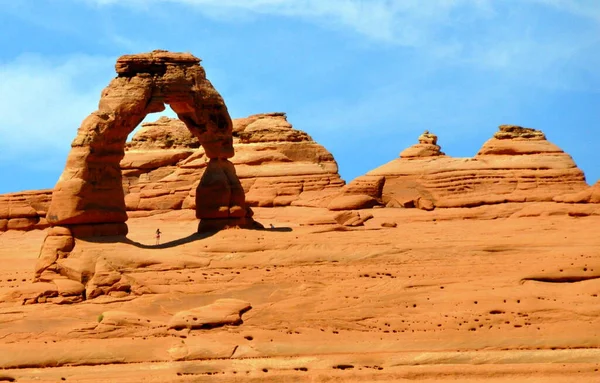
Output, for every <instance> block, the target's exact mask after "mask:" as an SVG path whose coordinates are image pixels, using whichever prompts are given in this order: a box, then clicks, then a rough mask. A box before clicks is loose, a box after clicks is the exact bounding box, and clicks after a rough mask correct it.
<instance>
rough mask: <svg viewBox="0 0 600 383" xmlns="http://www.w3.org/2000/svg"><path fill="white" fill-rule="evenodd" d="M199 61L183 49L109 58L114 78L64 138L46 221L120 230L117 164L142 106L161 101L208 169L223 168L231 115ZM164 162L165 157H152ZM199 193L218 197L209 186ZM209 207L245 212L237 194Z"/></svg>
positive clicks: (203, 213)
mask: <svg viewBox="0 0 600 383" xmlns="http://www.w3.org/2000/svg"><path fill="white" fill-rule="evenodd" d="M199 63H200V60H199V59H198V58H196V57H194V56H192V55H191V54H186V53H170V52H165V51H154V52H151V53H146V54H139V55H126V56H123V57H121V58H119V59H118V60H117V65H116V71H117V74H118V76H117V78H115V79H114V80H113V81H112V82H111V83H110V84H109V86H108V87H107V88H106V89H105V90H104V91H103V93H102V98H101V100H100V103H99V107H98V110H97V111H96V112H94V113H92V114H91V115H90V116H89V117H88V118H86V119H85V120H84V122H83V123H82V125H81V127H80V128H79V131H78V134H77V137H76V138H75V140H74V141H73V143H72V145H71V146H72V149H71V153H69V156H68V159H67V164H66V166H65V170H64V172H63V175H62V176H61V178H60V179H59V181H58V183H57V185H56V187H55V189H54V193H53V197H52V202H51V205H50V208H49V211H48V215H47V219H48V221H49V222H50V223H51V224H53V225H81V224H93V225H97V224H117V225H119V224H121V225H120V226H121V227H122V230H123V232H126V226H125V225H122V224H123V223H124V222H125V221H126V220H127V214H126V212H125V202H124V193H123V187H122V181H121V168H120V161H121V160H122V159H123V156H124V146H125V141H126V139H127V136H128V134H129V133H130V132H131V131H132V130H133V129H134V128H135V127H136V126H137V125H138V124H139V123H140V122H141V121H142V120H143V119H144V117H145V116H146V115H147V114H148V113H152V112H159V111H162V110H164V108H165V104H169V105H170V106H171V108H172V109H173V110H174V111H175V113H177V115H178V116H179V118H180V119H181V120H182V121H183V122H184V123H185V125H186V127H187V128H188V129H189V130H190V132H191V133H192V134H193V135H194V136H195V137H196V138H197V139H198V141H199V142H200V143H201V144H202V146H203V148H204V150H205V152H206V155H207V157H208V158H211V159H215V160H218V162H215V164H216V165H215V166H213V167H212V168H211V169H210V172H211V173H212V172H216V173H219V172H221V171H223V169H228V168H229V165H228V160H227V159H228V158H231V157H233V154H234V153H233V145H232V123H231V118H230V117H229V114H228V112H227V108H226V106H225V103H224V102H223V99H222V98H221V96H220V95H219V93H218V92H217V91H216V90H215V89H214V88H213V87H212V85H211V84H210V82H209V81H208V80H207V79H206V76H205V73H204V69H203V68H202V67H201V66H200V64H199ZM146 139H148V138H146ZM169 161H172V158H167V159H164V158H163V159H161V160H160V161H158V163H161V164H164V163H168V162H169ZM142 162H143V161H142ZM205 176H206V177H208V175H206V174H205ZM207 196H208V197H210V198H213V197H214V198H217V197H219V198H220V197H221V195H220V194H214V193H212V194H210V193H208V195H207ZM211 206H212V208H213V209H217V210H219V211H227V213H226V218H232V219H233V220H236V219H238V218H240V217H239V213H238V212H239V211H240V210H241V211H246V206H245V204H244V201H243V196H242V198H239V197H236V199H235V200H224V199H222V198H221V200H220V205H219V206H216V205H214V204H213V205H211ZM230 212H231V214H230ZM234 212H235V213H234ZM213 216H214V213H213V212H212V211H207V210H206V209H204V210H199V211H198V217H199V218H201V219H211V218H213ZM109 231H111V232H112V230H109Z"/></svg>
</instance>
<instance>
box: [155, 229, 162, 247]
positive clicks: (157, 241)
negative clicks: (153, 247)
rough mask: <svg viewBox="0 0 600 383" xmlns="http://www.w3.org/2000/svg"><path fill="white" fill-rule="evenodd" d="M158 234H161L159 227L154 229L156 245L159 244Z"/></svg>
mask: <svg viewBox="0 0 600 383" xmlns="http://www.w3.org/2000/svg"><path fill="white" fill-rule="evenodd" d="M160 235H161V232H160V229H156V244H157V245H160Z"/></svg>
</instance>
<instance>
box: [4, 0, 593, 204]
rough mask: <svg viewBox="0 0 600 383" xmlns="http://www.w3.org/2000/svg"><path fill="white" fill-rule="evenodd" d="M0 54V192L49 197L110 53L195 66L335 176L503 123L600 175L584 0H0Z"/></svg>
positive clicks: (469, 147)
mask: <svg viewBox="0 0 600 383" xmlns="http://www.w3.org/2000/svg"><path fill="white" fill-rule="evenodd" d="M0 48H1V49H0V174H1V175H2V177H0V193H4V192H10V191H19V190H26V189H41V188H51V187H53V186H54V184H55V182H56V180H57V179H58V177H59V175H60V173H61V172H62V169H63V166H64V162H65V158H66V155H67V153H68V150H69V148H70V142H71V140H72V139H73V137H74V136H75V133H76V131H77V128H78V127H79V125H80V123H81V121H82V120H83V119H84V118H85V117H86V116H87V115H88V114H89V113H90V112H92V111H94V110H95V109H96V107H97V103H98V100H99V96H100V91H101V90H102V88H104V87H105V86H106V85H107V84H108V82H109V81H110V80H111V79H112V78H113V77H114V76H115V73H114V62H115V60H116V58H117V57H118V56H120V55H122V54H127V53H137V52H146V51H150V50H153V49H168V50H172V51H188V52H191V53H193V54H194V55H196V56H198V57H200V58H202V60H203V61H202V64H203V65H204V67H205V69H206V72H207V76H208V78H209V79H210V80H211V81H212V83H213V84H214V85H215V87H216V88H217V90H219V92H220V93H221V94H222V95H223V97H224V98H225V101H226V103H227V106H228V108H229V111H230V113H231V115H232V117H243V116H246V115H249V114H254V113H262V112H271V111H282V112H287V114H288V119H289V121H290V122H291V123H292V124H293V125H294V126H295V127H297V128H298V129H302V130H304V131H306V132H308V133H309V134H310V135H311V136H312V137H313V138H314V139H316V140H317V141H318V142H320V143H321V144H323V145H324V146H325V147H326V148H327V149H329V150H330V151H331V152H332V153H333V154H334V156H335V158H336V159H337V161H338V164H339V166H340V174H341V175H342V177H343V178H344V179H345V180H347V181H349V180H351V179H353V178H354V177H356V176H358V175H361V174H364V173H365V172H367V171H369V170H370V169H373V168H375V167H377V166H379V165H382V164H384V163H386V162H388V161H390V160H392V159H394V158H397V156H398V153H399V152H400V151H401V150H403V149H404V148H406V147H408V146H409V145H412V144H414V143H415V142H416V139H417V136H418V135H419V134H420V133H421V132H422V131H423V130H425V129H428V130H430V131H432V132H434V133H436V134H437V135H438V136H439V144H441V146H442V149H443V150H444V151H445V152H446V153H447V154H448V155H451V156H456V157H466V156H473V155H474V154H475V153H476V152H477V151H478V149H479V148H480V147H481V145H482V144H483V143H484V142H485V141H486V140H487V139H488V138H490V137H491V136H492V134H493V133H494V132H495V131H496V130H497V126H498V125H500V124H518V125H522V126H527V127H532V128H536V129H541V130H543V131H544V132H545V133H546V136H547V137H548V139H549V140H550V141H552V142H554V143H555V144H557V145H559V146H560V147H561V148H562V149H563V150H565V151H567V152H568V153H569V154H571V155H572V156H573V158H574V159H575V161H576V162H577V164H578V165H579V166H580V168H581V169H582V170H583V171H584V172H585V174H586V177H587V180H588V183H594V182H596V180H598V179H599V178H600V166H599V165H598V164H599V163H600V150H599V149H598V146H599V144H600V69H599V68H600V1H597V0H396V1H394V0H370V1H366V0H331V1H328V0H20V1H14V0H0ZM157 117H158V115H151V116H149V118H148V119H150V120H153V119H155V118H157Z"/></svg>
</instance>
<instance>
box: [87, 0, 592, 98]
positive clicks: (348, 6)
mask: <svg viewBox="0 0 600 383" xmlns="http://www.w3.org/2000/svg"><path fill="white" fill-rule="evenodd" d="M86 1H87V2H88V3H90V2H91V3H93V4H95V5H96V6H99V7H102V6H109V5H113V6H131V7H137V8H144V9H146V10H148V11H151V9H152V7H154V6H156V5H159V4H179V5H185V6H189V7H191V8H192V9H194V10H196V11H198V12H200V13H202V14H204V15H206V16H209V17H213V18H217V19H219V20H221V21H224V22H227V21H231V20H232V19H235V18H234V17H232V15H237V14H240V13H242V14H248V15H276V16H284V17H290V18H297V19H303V20H307V21H309V22H313V23H315V24H318V25H321V26H324V27H327V28H331V29H335V30H340V31H345V32H346V33H347V32H351V33H355V34H356V35H357V36H363V37H365V38H367V39H368V40H369V41H371V42H373V43H375V44H388V45H392V46H396V47H405V48H409V49H412V50H413V51H414V54H415V55H421V56H426V57H427V58H428V59H429V60H438V61H439V62H438V65H440V66H441V65H460V66H463V67H474V68H482V69H485V70H490V71H495V72H500V73H502V72H503V73H505V74H506V75H507V76H510V77H513V78H520V79H525V80H526V81H532V84H534V85H540V86H542V87H546V88H552V87H554V88H558V89H564V88H575V89H579V88H581V87H583V88H590V83H589V79H585V80H581V78H580V77H581V76H579V75H575V76H573V75H572V74H571V73H566V72H569V70H568V68H567V67H569V68H575V67H576V69H575V71H578V70H581V71H584V72H586V73H587V75H586V76H591V77H592V78H593V79H594V80H595V81H596V82H597V81H598V80H599V78H598V73H597V71H596V70H595V69H594V68H593V67H590V65H589V63H590V62H591V63H597V62H598V61H599V60H600V53H599V52H600V1H597V0H508V1H495V0H427V1H423V0H402V1H400V0H398V1H392V0H370V1H363V0H336V1H327V0H295V1H289V0H143V1H142V0H86ZM552 12H554V13H555V14H554V16H553V17H554V18H555V19H556V18H558V19H560V20H564V19H569V18H572V19H573V20H579V21H580V22H577V21H574V22H573V23H572V24H575V26H576V28H574V29H573V28H569V27H565V26H564V25H562V26H561V25H552V24H551V23H553V19H552V17H548V13H552ZM540 14H542V16H541V19H540ZM544 14H545V16H544ZM555 19H554V20H555ZM540 20H550V21H549V22H548V23H545V22H542V21H540ZM570 29H573V30H570ZM565 68H567V70H565ZM541 77H543V78H546V79H550V81H538V78H541ZM574 77H577V78H574ZM584 77H585V76H584Z"/></svg>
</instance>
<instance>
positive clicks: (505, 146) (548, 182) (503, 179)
mask: <svg viewBox="0 0 600 383" xmlns="http://www.w3.org/2000/svg"><path fill="white" fill-rule="evenodd" d="M426 140H428V141H426ZM424 145H428V148H429V149H425V147H424ZM400 157H401V158H399V159H396V160H393V161H391V162H389V163H387V164H385V165H383V166H380V167H378V168H376V169H374V170H371V171H370V172H368V173H367V174H366V176H367V177H373V176H379V177H385V180H386V181H385V184H384V187H383V199H384V202H386V203H387V204H388V206H403V207H419V208H422V209H425V210H432V209H434V208H436V207H437V208H452V207H474V206H480V205H488V204H498V203H504V202H543V201H553V200H554V201H557V202H594V201H595V199H594V198H595V197H594V198H592V197H591V194H590V193H592V192H591V191H590V189H591V188H590V187H589V186H588V185H587V184H586V182H585V177H584V174H583V172H582V171H581V170H580V169H579V168H578V167H577V165H576V164H575V162H574V161H573V159H572V158H571V156H569V155H568V154H566V153H565V152H563V151H562V150H561V149H560V148H559V147H558V146H556V145H554V144H552V143H551V142H549V141H547V140H546V137H545V136H544V134H543V133H542V132H541V131H539V130H534V129H529V128H523V127H520V126H515V125H501V126H500V127H499V131H498V132H496V133H495V134H494V137H493V138H491V139H490V140H488V141H487V142H486V143H484V145H483V146H482V148H481V149H480V150H479V152H478V153H477V155H476V156H475V157H473V158H452V157H449V156H445V155H443V153H441V152H440V151H439V146H437V137H436V136H435V135H433V134H431V133H429V132H426V134H424V135H422V136H421V137H419V144H417V145H415V146H413V147H411V148H409V149H407V150H405V151H403V152H402V153H401V154H400ZM577 193H582V194H577ZM563 195H573V197H571V198H567V197H564V198H562V197H560V196H563ZM588 195H589V196H588Z"/></svg>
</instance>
